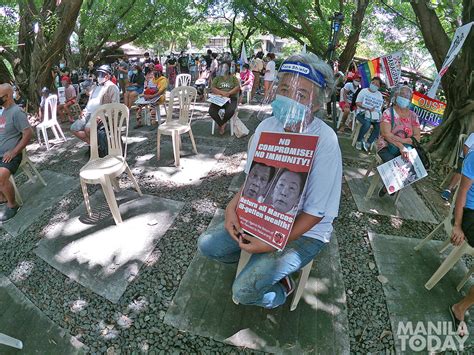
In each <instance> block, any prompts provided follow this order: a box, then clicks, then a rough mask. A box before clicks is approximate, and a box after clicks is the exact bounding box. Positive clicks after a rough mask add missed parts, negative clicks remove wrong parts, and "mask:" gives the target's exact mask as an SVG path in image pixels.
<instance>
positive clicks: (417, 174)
mask: <svg viewBox="0 0 474 355" xmlns="http://www.w3.org/2000/svg"><path fill="white" fill-rule="evenodd" d="M408 158H409V159H408V160H407V161H405V160H404V159H403V158H402V157H401V156H398V157H396V158H394V159H392V160H390V161H388V162H386V163H384V164H382V165H379V166H378V167H377V170H378V172H379V174H380V177H381V178H382V181H383V184H384V185H385V187H386V189H387V192H388V193H389V194H393V193H395V192H397V191H398V190H401V189H403V188H404V187H405V186H408V185H410V184H413V183H414V182H415V181H418V180H420V179H422V178H424V177H426V176H428V173H427V172H426V169H425V167H424V166H423V163H422V161H421V159H420V157H419V156H418V152H417V151H416V149H410V150H409V152H408Z"/></svg>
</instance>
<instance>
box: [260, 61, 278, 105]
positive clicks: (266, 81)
mask: <svg viewBox="0 0 474 355" xmlns="http://www.w3.org/2000/svg"><path fill="white" fill-rule="evenodd" d="M267 58H268V62H267V65H266V66H265V75H264V77H263V87H264V90H265V94H264V95H265V98H264V101H265V102H267V101H268V100H270V95H271V90H272V85H273V81H274V80H275V79H276V68H275V54H273V53H268V54H267Z"/></svg>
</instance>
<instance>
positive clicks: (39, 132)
mask: <svg viewBox="0 0 474 355" xmlns="http://www.w3.org/2000/svg"><path fill="white" fill-rule="evenodd" d="M36 138H38V144H39V145H43V142H42V141H41V128H40V127H36Z"/></svg>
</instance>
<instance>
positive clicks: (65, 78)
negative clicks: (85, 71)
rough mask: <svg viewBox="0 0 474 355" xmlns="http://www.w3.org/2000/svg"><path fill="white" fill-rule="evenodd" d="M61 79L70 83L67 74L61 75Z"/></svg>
mask: <svg viewBox="0 0 474 355" xmlns="http://www.w3.org/2000/svg"><path fill="white" fill-rule="evenodd" d="M61 81H64V82H66V83H68V84H71V78H70V77H68V76H67V75H63V76H62V77H61Z"/></svg>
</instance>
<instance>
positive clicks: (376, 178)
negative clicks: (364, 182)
mask: <svg viewBox="0 0 474 355" xmlns="http://www.w3.org/2000/svg"><path fill="white" fill-rule="evenodd" d="M379 181H380V175H379V174H378V172H377V173H375V174H374V175H373V176H372V181H371V182H370V186H369V189H368V190H367V194H366V195H365V198H366V199H370V198H372V195H373V194H374V192H375V189H376V188H377V185H378V184H379Z"/></svg>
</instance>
